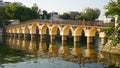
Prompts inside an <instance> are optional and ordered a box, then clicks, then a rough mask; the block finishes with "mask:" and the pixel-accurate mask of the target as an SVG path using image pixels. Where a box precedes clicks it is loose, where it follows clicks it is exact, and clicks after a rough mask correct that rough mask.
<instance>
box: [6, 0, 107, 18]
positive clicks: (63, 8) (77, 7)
mask: <svg viewBox="0 0 120 68" xmlns="http://www.w3.org/2000/svg"><path fill="white" fill-rule="evenodd" d="M4 1H8V2H21V3H23V4H24V5H26V6H28V7H31V6H32V5H33V3H36V4H37V5H38V7H39V8H40V9H41V10H47V11H48V12H52V11H56V12H59V13H63V12H68V11H78V12H80V11H83V10H84V9H85V8H87V7H90V8H99V9H100V10H101V15H100V19H103V15H104V12H105V10H104V6H105V5H106V4H107V3H108V2H109V0H4Z"/></svg>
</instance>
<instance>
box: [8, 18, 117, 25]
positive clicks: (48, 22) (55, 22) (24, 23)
mask: <svg viewBox="0 0 120 68" xmlns="http://www.w3.org/2000/svg"><path fill="white" fill-rule="evenodd" d="M33 23H39V24H51V25H53V24H60V25H76V26H99V27H110V26H115V23H114V22H111V23H104V22H97V21H85V22H82V21H71V20H67V21H51V20H40V19H33V20H29V21H25V22H21V23H20V24H16V25H9V26H8V27H14V26H24V25H31V24H33Z"/></svg>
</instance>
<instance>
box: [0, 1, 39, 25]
mask: <svg viewBox="0 0 120 68" xmlns="http://www.w3.org/2000/svg"><path fill="white" fill-rule="evenodd" d="M37 18H39V13H38V12H37V11H36V10H34V9H32V8H29V7H26V6H21V5H17V4H14V3H13V4H11V5H10V6H5V7H0V20H2V22H4V23H5V22H6V20H10V19H18V20H20V21H26V20H30V19H37Z"/></svg>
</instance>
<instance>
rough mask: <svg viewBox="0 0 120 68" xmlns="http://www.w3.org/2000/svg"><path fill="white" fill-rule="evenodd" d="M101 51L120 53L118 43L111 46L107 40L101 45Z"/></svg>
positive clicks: (119, 44)
mask: <svg viewBox="0 0 120 68" xmlns="http://www.w3.org/2000/svg"><path fill="white" fill-rule="evenodd" d="M101 51H102V52H106V53H111V54H119V55H120V43H118V44H117V45H115V46H111V44H110V42H107V43H106V44H105V45H103V47H102V50H101Z"/></svg>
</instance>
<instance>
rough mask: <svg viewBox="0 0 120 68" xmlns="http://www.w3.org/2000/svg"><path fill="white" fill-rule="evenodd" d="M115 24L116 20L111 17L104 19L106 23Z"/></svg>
mask: <svg viewBox="0 0 120 68" xmlns="http://www.w3.org/2000/svg"><path fill="white" fill-rule="evenodd" d="M110 22H115V18H114V17H113V16H111V15H109V16H107V17H104V23H110Z"/></svg>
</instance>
